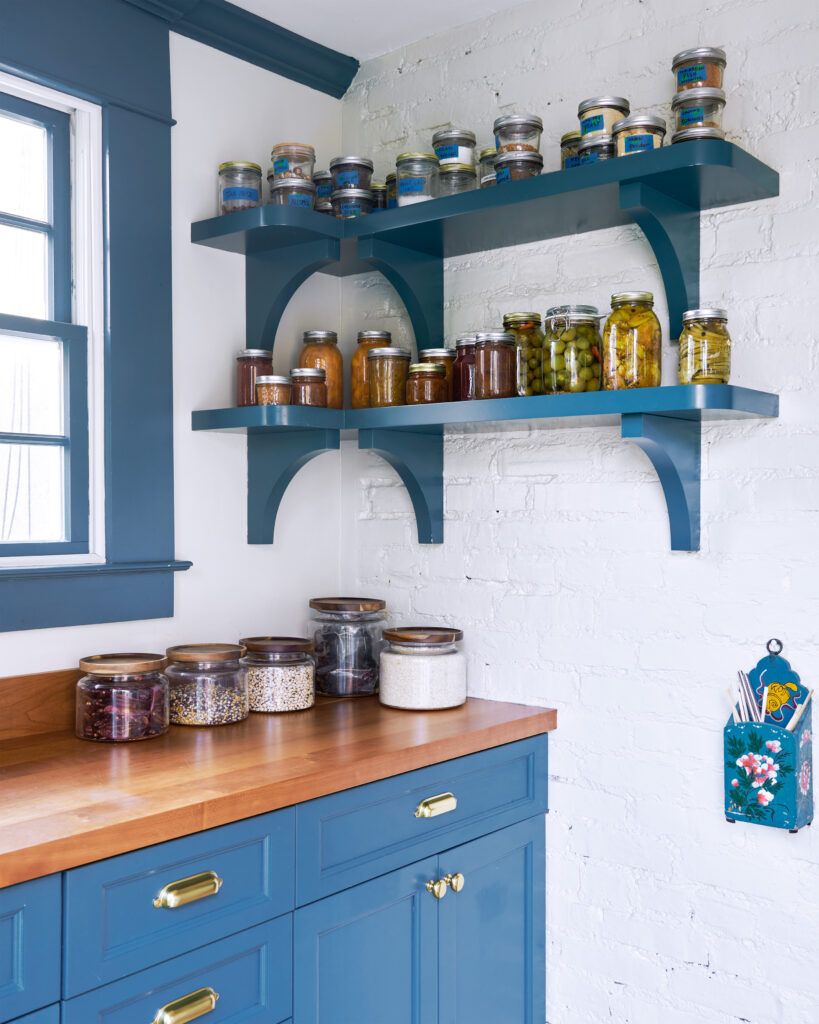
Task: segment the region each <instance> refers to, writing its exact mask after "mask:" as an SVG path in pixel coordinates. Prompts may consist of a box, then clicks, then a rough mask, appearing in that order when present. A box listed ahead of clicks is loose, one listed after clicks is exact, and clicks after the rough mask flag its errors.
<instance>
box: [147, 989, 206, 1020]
mask: <svg viewBox="0 0 819 1024" xmlns="http://www.w3.org/2000/svg"><path fill="white" fill-rule="evenodd" d="M218 1000H219V993H218V992H214V991H213V989H212V988H198V989H197V990H196V991H195V992H189V993H188V994H187V995H186V996H180V997H179V999H174V1001H173V1002H172V1003H166V1004H165V1005H164V1006H163V1007H162V1008H161V1009H160V1010H157V1011H156V1016H155V1017H154V1019H153V1020H152V1021H151V1024H188V1021H191V1020H197V1019H198V1018H199V1017H204V1016H205V1014H206V1013H210V1012H211V1010H215V1009H216V1003H217V1002H218Z"/></svg>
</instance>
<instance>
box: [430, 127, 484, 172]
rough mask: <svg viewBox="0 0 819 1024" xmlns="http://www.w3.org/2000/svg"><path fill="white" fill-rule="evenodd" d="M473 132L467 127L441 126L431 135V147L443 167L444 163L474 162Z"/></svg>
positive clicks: (474, 141)
mask: <svg viewBox="0 0 819 1024" xmlns="http://www.w3.org/2000/svg"><path fill="white" fill-rule="evenodd" d="M476 144H477V139H476V138H475V133H474V132H471V131H469V129H468V128H441V129H439V131H437V132H435V134H434V135H433V136H432V148H433V149H434V150H435V155H436V156H437V157H438V163H439V164H440V165H441V167H442V168H443V167H444V166H445V165H446V164H467V165H468V166H469V167H473V165H474V163H475V146H476Z"/></svg>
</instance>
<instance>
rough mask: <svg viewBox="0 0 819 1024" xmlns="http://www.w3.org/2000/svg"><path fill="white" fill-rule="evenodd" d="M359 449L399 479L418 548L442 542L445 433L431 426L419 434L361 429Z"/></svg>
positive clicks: (420, 430)
mask: <svg viewBox="0 0 819 1024" xmlns="http://www.w3.org/2000/svg"><path fill="white" fill-rule="evenodd" d="M358 447H359V448H361V449H366V450H369V451H373V452H376V454H378V455H380V456H381V458H382V459H385V460H386V461H387V462H389V464H390V465H391V466H392V467H393V469H394V470H395V471H396V473H398V475H399V476H400V477H401V480H402V482H403V484H404V486H405V487H406V489H407V491H408V492H409V496H410V500H411V501H412V507H413V509H414V511H415V521H416V523H417V526H418V543H419V544H442V543H443V541H444V432H443V427H440V426H437V427H436V426H433V427H426V428H419V429H418V430H389V429H381V428H371V429H363V430H359V432H358Z"/></svg>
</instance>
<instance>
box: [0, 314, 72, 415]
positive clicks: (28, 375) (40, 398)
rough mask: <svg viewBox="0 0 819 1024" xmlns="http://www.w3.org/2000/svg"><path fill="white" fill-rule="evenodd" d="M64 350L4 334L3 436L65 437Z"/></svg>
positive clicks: (0, 375)
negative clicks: (12, 434) (52, 435)
mask: <svg viewBox="0 0 819 1024" xmlns="http://www.w3.org/2000/svg"><path fill="white" fill-rule="evenodd" d="M62 348H63V346H62V342H59V341H55V340H54V339H52V338H44V339H42V340H40V339H39V338H37V339H32V338H18V337H15V336H14V335H11V334H2V333H0V432H5V433H15V434H64V433H65V428H64V426H63V365H62V364H63V359H62Z"/></svg>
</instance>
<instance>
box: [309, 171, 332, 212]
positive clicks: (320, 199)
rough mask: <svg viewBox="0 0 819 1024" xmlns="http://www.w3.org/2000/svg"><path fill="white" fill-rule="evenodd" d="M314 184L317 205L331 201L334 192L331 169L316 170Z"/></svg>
mask: <svg viewBox="0 0 819 1024" xmlns="http://www.w3.org/2000/svg"><path fill="white" fill-rule="evenodd" d="M313 184H314V185H315V186H316V205H318V204H319V203H324V202H327V203H329V202H330V196H331V195H332V194H333V176H332V174H330V172H329V171H316V172H315V174H314V175H313Z"/></svg>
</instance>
